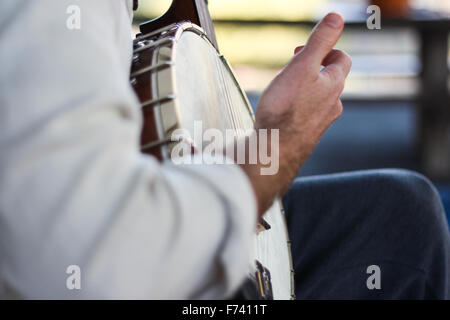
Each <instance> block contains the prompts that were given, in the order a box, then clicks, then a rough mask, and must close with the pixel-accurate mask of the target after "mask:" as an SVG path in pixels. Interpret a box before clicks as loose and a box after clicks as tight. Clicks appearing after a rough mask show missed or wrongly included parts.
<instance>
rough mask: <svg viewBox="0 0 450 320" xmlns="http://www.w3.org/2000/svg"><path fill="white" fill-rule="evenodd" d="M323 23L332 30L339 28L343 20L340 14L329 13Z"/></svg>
mask: <svg viewBox="0 0 450 320" xmlns="http://www.w3.org/2000/svg"><path fill="white" fill-rule="evenodd" d="M324 20H325V23H326V24H328V25H329V26H330V27H332V28H336V29H337V28H340V27H341V26H342V23H343V19H342V17H341V15H340V14H337V13H330V14H328V15H327V16H326V17H325V19H324Z"/></svg>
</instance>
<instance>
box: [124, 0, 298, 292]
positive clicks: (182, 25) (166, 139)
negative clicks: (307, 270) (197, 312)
mask: <svg viewBox="0 0 450 320" xmlns="http://www.w3.org/2000/svg"><path fill="white" fill-rule="evenodd" d="M140 31H141V33H139V34H138V35H137V36H136V39H135V40H134V42H133V45H134V52H133V61H132V68H131V75H130V81H131V85H132V86H133V88H134V90H135V92H136V94H137V96H138V98H139V101H140V103H141V108H142V114H143V121H144V122H143V128H142V133H141V151H142V152H144V153H147V154H150V155H152V156H154V157H156V158H157V159H158V160H160V161H171V151H172V150H173V149H174V148H175V147H176V146H177V145H178V144H180V143H186V141H181V140H180V139H174V138H173V137H172V136H173V135H172V133H173V132H174V131H175V130H177V129H185V130H187V131H188V132H190V133H191V135H193V134H194V133H193V132H192V131H193V130H194V129H193V127H194V123H195V122H198V121H201V123H202V125H203V128H204V129H209V128H213V129H217V130H220V131H222V132H225V130H230V129H231V130H236V132H238V131H239V132H243V131H246V130H247V129H251V128H253V124H254V116H253V112H252V109H251V107H250V104H249V102H248V99H247V97H246V95H245V93H244V91H243V90H242V89H241V88H240V86H239V84H238V82H237V80H236V78H235V76H234V74H233V72H232V70H231V67H230V65H229V64H228V63H227V61H226V60H225V58H224V57H223V56H222V55H221V54H220V53H219V50H218V46H217V42H216V38H215V34H214V29H213V26H212V22H211V18H210V16H209V12H208V9H207V5H206V3H205V0H174V1H173V3H172V6H171V7H170V9H169V10H168V11H167V12H166V13H165V14H164V15H163V16H161V17H160V18H157V19H155V20H153V21H149V22H146V23H143V24H141V26H140ZM293 277H294V274H293V267H292V259H291V252H290V242H289V239H288V233H287V228H286V224H285V219H284V211H283V209H282V206H281V202H280V201H279V200H276V201H275V202H274V204H273V206H272V207H271V208H270V209H269V210H268V211H267V212H266V213H265V215H264V217H263V220H262V221H261V223H260V225H259V227H258V232H255V234H254V250H253V253H252V255H251V257H249V272H248V279H247V281H245V283H243V285H242V288H241V289H240V290H239V292H238V293H237V295H236V296H235V297H234V299H263V300H270V299H283V300H287V299H293V298H294V281H293V279H294V278H293Z"/></svg>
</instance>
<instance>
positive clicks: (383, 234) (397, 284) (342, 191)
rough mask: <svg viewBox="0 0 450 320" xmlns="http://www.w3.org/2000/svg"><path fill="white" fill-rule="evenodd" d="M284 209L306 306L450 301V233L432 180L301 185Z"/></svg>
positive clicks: (368, 177)
mask: <svg viewBox="0 0 450 320" xmlns="http://www.w3.org/2000/svg"><path fill="white" fill-rule="evenodd" d="M283 204H284V207H285V210H286V217H287V223H288V230H289V235H290V238H291V241H292V256H293V261H294V269H295V286H296V296H297V298H298V299H449V297H450V289H449V288H450V235H449V229H448V224H447V221H446V217H445V213H444V210H443V207H442V203H441V200H440V197H439V195H438V193H437V191H436V189H435V188H434V186H433V185H432V184H431V183H430V181H428V180H427V179H426V178H425V177H423V176H421V175H419V174H417V173H413V172H410V171H405V170H393V169H392V170H391V169H386V170H372V171H360V172H352V173H343V174H332V175H324V176H315V177H307V178H298V179H297V180H295V182H294V183H293V185H292V188H291V189H290V190H289V191H288V193H287V194H286V196H285V197H284V199H283ZM370 266H372V267H370ZM373 266H375V268H378V269H377V270H374V269H373V268H374V267H373ZM374 277H377V278H374ZM377 281H378V282H377Z"/></svg>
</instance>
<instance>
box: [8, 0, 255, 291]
mask: <svg viewBox="0 0 450 320" xmlns="http://www.w3.org/2000/svg"><path fill="white" fill-rule="evenodd" d="M72 4H76V5H77V6H78V8H79V9H80V14H81V20H80V29H73V30H71V29H70V28H68V27H67V20H68V18H70V17H71V14H73V12H74V11H70V13H67V8H68V7H69V6H70V5H72ZM130 6H131V0H95V1H92V0H77V1H72V0H58V1H55V0H39V1H29V0H2V1H1V2H0V43H1V50H0V66H1V72H0V280H1V286H0V287H1V288H3V296H4V297H8V296H12V295H14V296H17V297H22V298H101V299H103V298H119V299H120V298H137V299H140V298H144V299H147V298H149V299H152V298H158V299H166V298H174V299H184V298H223V297H225V296H226V295H228V294H230V293H232V292H233V291H234V290H235V289H236V288H237V287H238V286H239V284H240V282H241V281H242V280H243V278H244V277H245V275H246V272H247V270H248V265H249V254H250V251H251V247H252V244H253V242H252V241H253V231H254V228H255V223H256V203H255V199H254V195H253V191H252V189H251V185H250V183H249V181H248V179H247V177H246V175H245V174H244V173H243V171H241V169H240V168H239V167H238V166H236V165H215V166H210V165H209V166H206V165H205V166H203V165H193V166H175V165H173V164H169V163H167V164H160V163H159V162H157V161H156V160H155V159H153V158H152V157H149V156H145V155H142V154H141V153H140V152H139V133H140V128H141V123H142V119H141V114H140V110H139V107H138V103H137V99H136V97H135V95H134V93H133V91H132V89H131V87H130V85H129V83H128V75H129V67H130V61H131V27H130ZM70 265H77V266H79V267H80V269H81V278H80V279H81V289H80V290H68V288H67V287H66V280H67V279H68V277H69V276H70V274H67V273H66V270H67V268H68V266H70Z"/></svg>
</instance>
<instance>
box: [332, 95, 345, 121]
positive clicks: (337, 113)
mask: <svg viewBox="0 0 450 320" xmlns="http://www.w3.org/2000/svg"><path fill="white" fill-rule="evenodd" d="M334 109H335V110H334V111H335V120H336V119H338V118H340V117H341V115H342V113H343V112H344V106H343V105H342V102H341V100H338V102H337V103H336V104H335V107H334Z"/></svg>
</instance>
